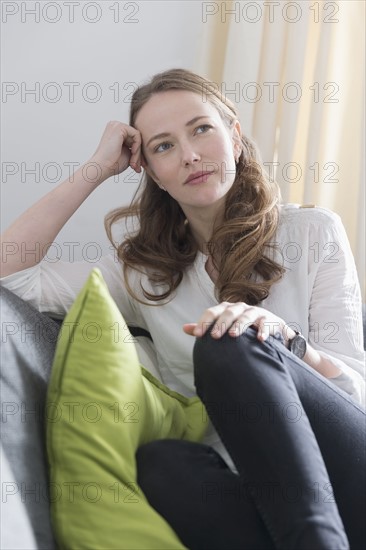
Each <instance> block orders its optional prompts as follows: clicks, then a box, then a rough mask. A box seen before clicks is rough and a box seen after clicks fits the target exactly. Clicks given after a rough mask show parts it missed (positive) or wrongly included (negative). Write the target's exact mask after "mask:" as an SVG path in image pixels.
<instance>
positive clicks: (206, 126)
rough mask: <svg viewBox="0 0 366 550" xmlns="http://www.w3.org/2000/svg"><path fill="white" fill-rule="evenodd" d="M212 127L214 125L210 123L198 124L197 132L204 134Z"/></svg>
mask: <svg viewBox="0 0 366 550" xmlns="http://www.w3.org/2000/svg"><path fill="white" fill-rule="evenodd" d="M210 128H212V126H210V124H202V125H201V126H198V127H197V128H196V133H197V134H203V133H204V132H207V130H209V129H210Z"/></svg>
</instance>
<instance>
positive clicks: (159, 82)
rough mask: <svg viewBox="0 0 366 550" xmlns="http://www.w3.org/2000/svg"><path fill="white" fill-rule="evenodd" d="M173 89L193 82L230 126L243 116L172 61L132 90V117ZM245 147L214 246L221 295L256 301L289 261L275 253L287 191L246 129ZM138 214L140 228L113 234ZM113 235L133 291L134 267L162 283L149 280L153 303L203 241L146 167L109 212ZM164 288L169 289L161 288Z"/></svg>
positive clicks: (162, 297) (176, 281) (172, 285)
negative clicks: (126, 200)
mask: <svg viewBox="0 0 366 550" xmlns="http://www.w3.org/2000/svg"><path fill="white" fill-rule="evenodd" d="M166 90H188V91H191V92H194V93H196V94H199V95H200V96H201V97H202V98H203V100H205V101H209V102H211V104H212V105H214V107H215V108H216V109H217V110H218V112H219V113H220V116H221V117H222V119H223V120H224V122H225V123H226V124H227V125H228V127H232V125H233V123H234V122H235V121H236V120H237V119H238V114H237V111H236V108H235V106H234V105H233V103H232V102H231V101H229V100H228V99H227V98H226V97H225V96H223V95H222V94H221V93H220V91H219V89H218V86H217V85H214V84H213V83H212V82H210V81H208V80H206V79H205V78H203V77H201V76H199V75H197V74H195V73H192V72H190V71H187V70H185V69H172V70H168V71H165V72H162V73H159V74H157V75H155V76H154V77H153V78H152V79H151V81H150V82H149V83H147V84H145V85H143V86H141V87H139V88H138V89H137V90H136V91H135V92H134V94H133V96H132V101H131V109H130V122H129V123H130V125H131V126H134V123H135V120H136V117H137V113H138V112H139V110H140V109H141V107H142V106H143V105H144V104H145V103H146V102H147V101H148V100H149V99H150V98H151V96H152V95H153V94H157V93H159V92H162V91H166ZM241 141H242V152H241V154H240V157H239V161H238V163H237V169H236V176H235V180H234V183H233V185H232V187H231V188H230V190H229V191H228V193H227V195H226V198H225V210H224V213H223V216H222V217H221V218H220V222H219V223H215V225H214V229H213V234H212V238H211V240H210V242H209V243H207V248H208V250H209V253H210V254H211V256H212V260H213V265H214V267H215V268H216V269H217V271H218V277H217V280H216V282H215V292H216V298H217V299H218V301H220V302H221V301H228V302H238V301H243V302H246V303H248V304H251V305H255V304H258V303H259V302H261V301H262V300H264V299H265V298H266V297H267V296H268V294H269V290H270V288H271V286H272V285H273V284H274V283H275V282H276V281H278V280H279V279H280V278H281V277H282V274H283V273H284V269H283V267H282V266H281V265H279V264H278V263H276V262H275V261H274V259H273V257H272V258H271V256H273V254H272V253H271V252H273V249H272V248H273V247H272V245H271V239H272V237H273V236H274V234H275V232H276V229H277V226H278V220H279V203H280V191H279V187H278V185H277V183H276V182H274V181H273V180H272V181H271V180H270V178H269V177H268V174H267V173H266V171H265V170H264V167H263V165H262V162H261V159H260V155H259V153H258V150H257V148H256V145H255V144H254V142H253V141H251V140H250V139H248V138H247V137H246V136H244V135H243V136H242V138H241ZM122 219H125V221H128V220H131V219H134V220H137V222H138V225H137V230H135V231H133V232H130V233H129V234H128V235H127V236H125V238H124V240H123V242H122V243H120V244H116V243H115V242H114V239H113V236H112V226H113V225H114V224H115V223H116V222H118V221H120V220H122ZM105 228H106V232H107V235H108V238H109V240H110V241H111V243H112V244H113V246H114V247H115V248H116V250H117V255H118V258H119V259H120V260H121V261H122V264H123V270H124V276H125V280H126V284H127V289H128V292H129V293H130V295H131V296H132V297H133V298H135V299H136V300H137V301H139V302H141V303H147V302H145V301H143V300H142V299H141V298H139V296H137V294H136V293H135V292H134V290H133V289H132V288H131V286H130V284H129V282H128V272H129V269H134V270H137V271H139V272H141V273H144V274H147V276H148V277H149V280H150V282H151V283H152V284H153V285H154V284H157V285H159V289H160V292H159V293H151V292H148V291H147V290H146V289H145V288H143V287H142V292H143V295H144V297H145V298H146V299H147V300H149V301H150V304H151V305H152V302H153V303H154V302H155V304H154V305H159V303H161V301H162V300H166V299H168V298H169V297H171V295H172V293H173V292H174V290H175V289H176V288H177V287H178V285H179V284H180V282H181V281H182V278H183V275H184V272H185V270H186V269H187V268H188V267H189V266H191V265H192V263H193V262H194V260H195V257H196V255H197V251H198V245H197V242H196V241H195V239H194V237H193V234H192V232H191V230H190V227H189V224H188V223H187V220H186V217H185V215H184V212H183V211H182V209H181V207H180V205H179V204H178V203H177V202H176V200H175V199H173V198H172V197H171V196H170V195H169V194H168V193H167V192H165V191H163V190H161V189H160V188H159V187H158V185H157V184H156V182H155V181H154V180H153V179H152V178H151V177H150V176H149V175H148V174H147V173H146V172H145V173H144V175H143V177H142V179H141V182H140V185H139V187H138V189H137V191H136V193H135V195H134V197H133V199H132V202H131V204H130V205H129V206H128V207H122V208H121V207H120V208H116V209H114V210H112V211H111V212H109V213H108V214H107V216H106V217H105ZM162 289H163V290H162Z"/></svg>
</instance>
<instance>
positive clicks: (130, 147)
mask: <svg viewBox="0 0 366 550" xmlns="http://www.w3.org/2000/svg"><path fill="white" fill-rule="evenodd" d="M90 162H96V163H97V164H98V166H99V167H100V168H101V170H102V174H103V180H105V179H107V178H109V177H111V176H113V175H116V174H120V173H121V172H123V171H124V170H126V169H127V168H128V167H129V166H131V168H133V169H134V170H135V171H136V172H141V164H142V162H143V161H142V153H141V134H140V132H139V131H138V130H136V129H135V128H132V126H128V125H127V124H123V123H122V122H119V121H118V120H112V121H110V122H108V124H107V126H106V127H105V130H104V133H103V135H102V138H101V140H100V143H99V145H98V148H97V150H96V151H95V153H94V155H93V156H92V158H91V159H90Z"/></svg>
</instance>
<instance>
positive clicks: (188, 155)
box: [182, 143, 201, 166]
mask: <svg viewBox="0 0 366 550" xmlns="http://www.w3.org/2000/svg"><path fill="white" fill-rule="evenodd" d="M200 159H201V156H200V154H199V152H198V151H197V148H195V147H194V146H193V145H192V144H190V143H186V144H184V145H182V163H183V165H184V166H187V165H188V164H192V163H194V162H198V161H199V160H200Z"/></svg>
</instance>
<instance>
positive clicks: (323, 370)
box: [283, 326, 342, 378]
mask: <svg viewBox="0 0 366 550" xmlns="http://www.w3.org/2000/svg"><path fill="white" fill-rule="evenodd" d="M295 335H296V333H295V331H294V330H293V329H292V328H290V327H289V326H286V327H285V330H284V331H283V337H284V343H285V346H286V347H287V348H288V346H289V341H290V340H291V339H292V338H294V336H295ZM302 360H303V361H304V362H305V363H307V364H308V365H309V367H312V368H313V369H314V370H316V371H318V372H319V373H320V374H322V375H323V376H324V377H325V378H335V377H336V376H339V375H340V374H341V372H342V371H341V370H340V369H339V368H338V367H336V366H335V365H334V364H333V363H332V362H331V361H330V359H328V358H326V357H323V356H322V355H320V353H318V352H317V350H316V349H314V348H313V347H311V346H310V344H309V342H308V343H307V348H306V353H305V355H304V357H303V359H302Z"/></svg>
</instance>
